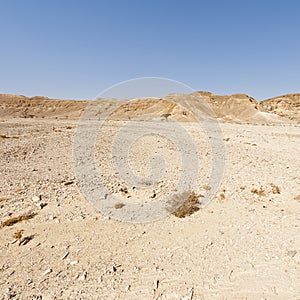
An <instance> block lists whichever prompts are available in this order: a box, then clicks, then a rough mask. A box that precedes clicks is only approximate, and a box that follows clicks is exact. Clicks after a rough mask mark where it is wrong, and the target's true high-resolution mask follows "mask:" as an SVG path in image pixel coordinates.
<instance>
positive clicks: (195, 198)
mask: <svg viewBox="0 0 300 300" xmlns="http://www.w3.org/2000/svg"><path fill="white" fill-rule="evenodd" d="M199 197H201V195H196V194H195V193H194V192H184V193H182V194H179V195H175V196H174V197H173V198H172V199H171V200H169V201H168V203H167V207H166V209H167V211H169V212H170V213H171V214H173V215H174V216H175V217H177V218H185V217H188V216H190V215H192V214H193V213H195V212H196V211H198V210H199V209H200V202H199Z"/></svg>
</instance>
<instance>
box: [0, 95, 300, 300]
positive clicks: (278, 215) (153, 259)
mask: <svg viewBox="0 0 300 300" xmlns="http://www.w3.org/2000/svg"><path fill="white" fill-rule="evenodd" d="M202 94H203V92H202ZM203 95H204V96H205V97H209V98H205V99H206V101H208V102H211V103H213V102H217V103H215V104H214V106H213V105H212V104H211V105H212V107H213V108H214V109H213V113H214V114H215V115H216V118H217V120H218V121H219V123H218V126H219V127H218V126H217V127H216V125H213V127H209V128H210V129H209V131H208V133H207V132H205V131H203V130H201V128H202V129H203V124H204V123H205V121H207V122H208V123H207V124H215V123H214V122H212V118H213V116H212V115H211V111H210V110H208V111H207V112H206V113H204V112H203V111H205V109H206V106H205V104H203V103H201V104H199V103H197V102H194V103H192V104H193V105H194V106H193V108H192V109H191V107H189V108H190V111H192V112H195V111H196V114H195V115H196V116H195V115H193V114H189V113H188V112H187V113H183V112H184V111H185V110H184V109H182V107H180V106H178V105H174V103H175V104H176V103H177V104H178V103H180V101H182V103H183V104H184V103H191V101H192V100H191V97H192V96H185V97H182V96H179V95H171V96H168V97H169V98H167V99H168V101H169V102H170V103H169V104H166V103H165V102H164V101H163V100H160V101H161V102H159V100H154V99H148V100H143V101H142V100H135V101H133V102H131V103H130V104H126V105H125V106H122V107H119V108H118V109H117V110H116V111H115V112H114V113H113V115H111V116H112V117H111V118H109V120H106V121H105V122H104V123H103V128H102V131H101V132H100V133H99V134H98V135H97V137H96V140H95V149H96V153H95V161H94V164H93V165H94V166H95V167H96V170H97V172H98V173H99V174H100V177H101V180H102V183H103V184H104V185H105V186H106V188H107V191H108V193H109V194H110V195H114V196H116V197H117V199H119V203H122V204H123V205H124V206H122V205H116V204H118V203H114V202H113V200H112V202H111V204H107V206H110V207H106V210H104V211H103V212H100V211H99V210H97V209H96V208H95V207H94V205H95V203H94V205H93V203H91V202H90V201H89V200H88V199H86V197H85V195H84V194H83V193H82V185H83V182H82V180H81V177H80V176H78V174H76V170H77V171H78V169H76V163H77V164H79V165H80V163H82V162H84V160H81V159H78V157H77V158H76V153H77V152H76V149H80V147H81V146H82V145H81V144H80V143H79V144H78V143H77V142H76V134H77V137H78V116H79V115H82V111H83V109H84V108H86V107H87V105H88V102H87V101H82V102H73V101H70V102H68V103H67V102H63V101H59V102H53V100H47V99H38V100H36V101H37V102H36V103H33V102H32V101H33V100H30V99H27V100H26V99H25V100H24V99H23V98H22V99H17V100H13V99H14V96H12V98H13V99H8V98H9V97H7V96H2V98H1V108H0V115H1V122H0V151H1V165H0V174H1V185H0V216H1V219H0V222H1V226H0V272H1V277H0V299H299V294H300V232H299V226H300V217H299V210H300V188H299V184H300V176H299V167H300V156H299V145H300V128H299V119H297V118H296V117H295V116H296V113H295V112H294V111H295V109H297V106H295V107H296V108H295V109H291V108H290V107H289V108H288V109H286V110H285V113H284V114H283V113H281V115H279V114H275V113H274V111H271V109H267V108H264V109H261V108H260V107H262V106H263V105H262V104H259V103H256V101H255V100H253V99H252V98H251V97H248V96H246V95H235V96H212V94H209V93H207V94H203ZM5 99H6V100H5ZM180 99H182V100H180ZM207 99H208V100H207ZM23 100H24V101H23ZM15 101H19V102H17V103H19V104H16V102H15ZM20 101H21V102H20ZM22 101H23V102H22ZM45 101H46V102H45ZM141 101H142V102H141ZM189 101H190V102H189ZM56 103H57V104H56ZM105 103H106V106H101V111H100V112H99V111H96V106H95V107H94V108H92V110H91V111H92V113H90V114H88V115H87V117H86V120H84V122H85V123H84V122H83V123H82V124H83V125H84V124H92V123H89V122H95V120H98V119H101V116H103V114H104V113H105V111H108V110H109V107H116V106H115V105H116V104H115V102H114V101H113V100H111V99H106V100H105ZM122 103H123V102H122ZM141 103H143V106H142V107H141V106H140V105H141ZM203 105H204V106H203ZM24 106H25V107H27V108H28V110H27V115H26V116H24V115H23V116H22V115H21V114H22V113H23V112H24ZM65 106H67V108H66V107H65ZM48 107H50V108H49V110H47V109H48ZM183 107H184V105H183ZM242 107H243V108H242ZM265 107H266V106H265ZM141 112H147V117H145V116H143V117H140V115H141ZM163 114H170V116H168V117H167V118H165V117H164V116H162V115H163ZM29 115H30V116H29ZM291 116H292V117H291ZM89 117H90V119H92V121H89ZM195 119H196V120H197V119H198V120H199V119H200V120H201V122H200V123H199V122H196V121H195ZM126 120H127V121H128V120H130V121H131V124H133V126H131V127H128V128H127V129H126V130H127V131H124V136H123V139H115V138H114V137H115V136H116V134H118V133H120V132H122V131H121V129H122V128H124V124H126V123H124V122H125V121H126ZM178 122H179V124H181V125H180V126H182V128H185V129H186V130H187V132H188V136H189V137H191V138H192V140H193V142H194V145H195V148H196V149H197V151H198V154H197V155H198V156H197V157H198V162H199V170H198V173H197V178H196V179H195V182H194V184H193V185H191V186H190V190H189V191H187V192H191V193H194V194H195V195H198V198H199V207H200V208H199V209H197V210H195V211H193V213H192V214H190V215H186V216H185V217H184V218H180V217H178V215H177V216H176V214H175V215H174V214H171V213H166V214H165V215H163V216H162V215H160V214H159V213H158V214H157V215H156V217H157V218H156V219H155V218H153V220H151V218H149V219H148V220H147V222H143V220H138V218H137V219H135V218H132V222H130V221H128V220H127V219H126V218H128V216H129V215H130V214H129V213H128V211H126V209H128V207H130V205H132V206H134V205H137V204H143V205H144V206H147V204H149V203H150V204H151V203H155V202H156V201H158V200H159V199H161V198H162V197H164V196H168V195H171V194H172V193H174V194H175V195H177V196H178V195H182V194H181V193H179V192H180V191H179V188H178V186H177V185H176V182H177V181H178V180H180V177H179V175H178V174H180V171H182V168H183V167H182V166H181V165H180V163H181V160H180V158H181V156H180V155H181V154H184V156H186V157H189V154H190V152H189V151H188V150H189V147H190V144H189V143H186V144H185V141H186V140H185V135H182V136H180V135H179V138H178V140H177V141H173V142H172V141H170V140H168V139H167V138H166V137H167V136H172V134H173V133H174V132H175V128H176V127H174V126H175V125H174V124H175V123H178ZM199 124H200V125H201V126H200V125H199ZM205 124H206V123H205ZM209 126H210V125H209ZM91 128H92V127H91ZM218 128H220V129H221V131H220V132H218ZM76 130H77V131H76ZM148 130H149V131H151V130H153V131H155V130H158V131H159V132H160V133H161V134H164V135H165V136H161V135H160V136H158V135H155V134H152V135H151V134H148V135H146V136H144V137H142V138H140V139H139V140H137V141H135V142H134V143H133V142H132V141H131V140H130V138H131V137H132V136H133V135H135V134H136V133H137V132H138V133H139V134H143V133H145V132H146V133H147V132H148ZM84 136H85V137H86V139H87V141H88V140H89V138H90V137H92V131H91V130H90V131H88V133H87V134H86V135H84ZM126 139H128V145H130V147H129V148H130V151H131V152H130V155H129V165H126V164H124V165H122V164H121V163H120V161H118V160H117V163H120V165H119V168H120V169H119V170H118V172H119V174H118V173H116V170H114V168H113V163H112V162H113V161H114V159H116V157H118V156H120V157H121V155H122V153H123V152H124V151H123V148H124V149H127V148H126V147H128V145H126ZM211 140H213V141H211ZM114 141H115V144H114V146H113V147H112V146H111V143H112V142H114ZM214 141H215V142H214ZM218 142H219V144H218ZM118 143H119V144H118ZM176 143H177V145H176ZM214 143H216V145H219V146H218V147H217V149H216V153H214V149H212V148H211V145H214ZM178 145H183V148H182V149H181V150H180V151H178V149H177V148H176V146H177V147H178ZM222 145H223V146H224V149H223V148H222V147H221V146H222ZM77 146H78V147H77ZM76 147H77V148H76ZM220 147H221V148H220ZM111 150H113V151H115V152H113V153H112V151H111ZM223 150H224V151H223ZM118 151H119V152H118ZM122 151H123V152H122ZM185 151H186V152H185ZM79 154H80V153H79ZM123 154H124V153H123ZM154 154H155V155H156V156H158V157H162V158H163V159H164V161H165V171H164V172H165V173H164V174H163V175H164V176H163V177H162V178H160V177H159V176H158V175H157V173H155V174H152V175H153V176H154V177H153V176H152V177H151V168H150V166H151V165H152V166H153V167H154V170H156V171H157V170H160V168H159V167H160V166H162V162H161V161H160V160H157V159H156V158H154V159H153V155H154ZM74 155H75V156H74ZM114 156H115V158H114ZM223 156H224V169H222V166H223V165H222V164H219V165H218V164H217V167H219V168H220V169H219V172H217V173H216V174H217V177H218V178H217V180H216V181H217V182H218V181H219V182H220V186H217V188H218V189H217V192H216V193H215V194H214V196H213V198H212V199H211V201H210V202H209V203H207V205H202V206H201V204H203V201H204V200H205V199H206V198H205V197H206V196H205V195H206V193H208V194H209V193H210V191H211V190H212V189H214V186H212V185H213V184H212V182H210V176H211V170H212V168H213V167H214V163H216V161H218V158H222V157H223ZM152 159H153V161H152ZM212 162H213V163H212ZM128 166H129V167H131V168H132V170H133V171H134V174H135V175H136V176H138V178H146V179H145V180H144V182H140V183H139V184H135V185H134V184H133V183H132V184H126V182H124V180H122V179H120V178H119V177H120V176H119V175H120V173H122V172H125V173H126V170H127V169H126V167H128ZM194 166H195V167H196V165H194ZM77 167H78V165H77ZM185 167H187V168H191V166H190V165H189V164H188V162H187V163H186V165H185ZM82 168H84V165H83V167H82ZM79 170H80V168H79ZM82 170H84V169H82ZM124 170H125V171H124ZM163 170H164V169H163V168H162V171H163ZM157 172H158V171H157ZM158 173H159V172H158ZM125 175H126V174H125ZM156 175H157V176H156ZM216 185H217V183H216ZM89 187H90V186H89ZM184 188H186V186H185V187H184ZM202 196H204V197H202ZM182 197H183V196H182ZM172 199H173V198H172ZM172 199H171V200H172ZM96 200H97V199H96ZM96 200H95V202H97V201H96ZM173 200H174V199H173ZM166 211H167V210H166ZM155 212H157V211H155ZM28 216H30V217H28ZM145 216H147V215H145ZM115 218H117V220H116V219H115ZM154 219H155V220H154ZM136 220H138V222H135V221H136Z"/></svg>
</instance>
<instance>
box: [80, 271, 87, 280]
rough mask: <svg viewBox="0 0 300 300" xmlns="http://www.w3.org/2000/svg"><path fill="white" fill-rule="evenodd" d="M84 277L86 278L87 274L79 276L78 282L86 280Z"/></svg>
mask: <svg viewBox="0 0 300 300" xmlns="http://www.w3.org/2000/svg"><path fill="white" fill-rule="evenodd" d="M86 276H87V272H83V273H82V275H80V276H79V277H78V280H80V281H83V280H85V279H86Z"/></svg>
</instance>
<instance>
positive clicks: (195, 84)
mask: <svg viewBox="0 0 300 300" xmlns="http://www.w3.org/2000/svg"><path fill="white" fill-rule="evenodd" d="M299 16H300V1H297V0H286V1H283V0H281V1H276V0H260V1H258V0H252V1H243V0H228V1H225V0H222V1H221V0H198V1H197V0H185V1H184V0H181V1H179V0H151V1H150V0H149V1H146V0H103V1H101V0H98V1H92V0H91V1H88V0H86V1H82V0H77V1H74V0H60V1H58V0H51V1H46V0H45V1H40V0H26V1H23V0H14V1H11V0H0V63H1V64H0V68H1V69H0V93H13V94H23V95H26V96H33V95H44V96H48V97H54V98H56V97H57V98H65V99H67V98H70V99H92V98H94V97H95V96H96V95H97V94H99V92H101V91H102V90H104V89H106V88H108V87H110V86H111V85H113V84H116V83H118V82H121V81H124V80H129V79H132V78H137V77H148V76H150V77H152V76H154V77H165V78H170V79H173V80H177V81H180V82H183V83H185V84H187V85H189V86H191V87H192V88H194V89H196V90H207V91H211V92H214V93H218V94H232V93H247V94H249V95H251V96H253V97H254V98H256V99H258V100H261V99H266V98H269V97H272V96H277V95H281V94H285V93H296V92H300V86H299V79H300V17H299Z"/></svg>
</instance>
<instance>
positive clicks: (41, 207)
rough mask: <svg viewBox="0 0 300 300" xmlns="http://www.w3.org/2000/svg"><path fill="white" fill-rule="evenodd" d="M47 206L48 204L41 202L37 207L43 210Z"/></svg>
mask: <svg viewBox="0 0 300 300" xmlns="http://www.w3.org/2000/svg"><path fill="white" fill-rule="evenodd" d="M46 205H47V203H43V202H39V203H37V204H36V206H37V207H38V208H39V209H43V208H44V207H45V206H46Z"/></svg>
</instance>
